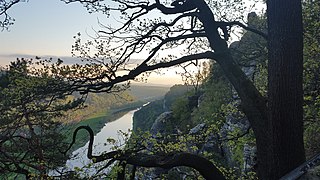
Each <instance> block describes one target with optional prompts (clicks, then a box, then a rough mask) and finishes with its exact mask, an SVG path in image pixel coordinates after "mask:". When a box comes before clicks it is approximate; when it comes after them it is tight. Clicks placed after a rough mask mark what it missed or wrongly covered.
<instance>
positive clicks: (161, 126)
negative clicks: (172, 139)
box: [150, 111, 172, 135]
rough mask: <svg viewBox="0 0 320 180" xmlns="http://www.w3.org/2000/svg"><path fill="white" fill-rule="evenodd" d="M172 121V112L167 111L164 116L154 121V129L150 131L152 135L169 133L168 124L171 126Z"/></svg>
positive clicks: (161, 115)
mask: <svg viewBox="0 0 320 180" xmlns="http://www.w3.org/2000/svg"><path fill="white" fill-rule="evenodd" d="M171 120H172V111H167V112H164V113H162V114H160V116H159V117H158V118H157V119H156V120H155V121H154V123H153V124H152V127H151V129H150V133H151V134H152V135H156V134H157V133H160V134H165V133H169V132H168V128H167V127H168V124H171Z"/></svg>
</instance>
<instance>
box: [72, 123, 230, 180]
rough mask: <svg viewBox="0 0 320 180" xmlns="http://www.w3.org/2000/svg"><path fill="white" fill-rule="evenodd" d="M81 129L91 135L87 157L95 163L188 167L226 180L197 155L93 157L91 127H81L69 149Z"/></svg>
mask: <svg viewBox="0 0 320 180" xmlns="http://www.w3.org/2000/svg"><path fill="white" fill-rule="evenodd" d="M80 129H84V130H86V131H87V132H88V133H89V136H90V138H89V139H90V140H89V145H88V153H87V157H88V158H89V159H91V160H92V161H93V162H94V163H97V162H101V161H106V160H111V159H112V160H118V161H120V162H125V163H126V164H131V165H134V166H141V167H161V168H165V169H171V168H173V167H178V166H187V167H191V168H194V169H196V170H197V171H199V173H200V174H201V175H202V176H203V177H204V178H205V179H215V180H224V179H225V178H224V176H223V175H222V173H221V172H220V171H219V169H217V168H216V166H215V165H214V164H213V163H212V162H211V161H209V160H207V159H206V158H204V157H201V156H199V155H196V154H191V153H185V152H180V153H175V154H167V155H157V154H155V155H151V154H146V153H141V152H139V151H140V150H139V149H136V150H117V151H111V152H107V153H103V154H101V155H98V156H95V155H92V147H93V141H94V134H93V131H92V129H91V128H90V127H89V126H79V127H78V128H77V129H76V130H75V132H74V134H73V141H72V143H71V145H70V146H69V148H68V149H70V147H71V146H72V145H73V143H74V142H75V139H76V135H77V132H78V131H79V130H80Z"/></svg>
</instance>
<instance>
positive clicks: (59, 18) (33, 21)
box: [0, 0, 182, 85]
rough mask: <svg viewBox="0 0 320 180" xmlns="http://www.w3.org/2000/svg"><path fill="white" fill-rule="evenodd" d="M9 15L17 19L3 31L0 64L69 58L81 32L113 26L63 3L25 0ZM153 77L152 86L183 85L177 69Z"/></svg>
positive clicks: (72, 4) (104, 19)
mask: <svg viewBox="0 0 320 180" xmlns="http://www.w3.org/2000/svg"><path fill="white" fill-rule="evenodd" d="M8 13H9V14H10V15H11V16H12V17H14V18H15V23H14V25H13V26H10V28H9V31H6V30H4V31H2V32H1V31H0V65H5V64H8V63H9V62H10V61H13V60H15V59H16V58H22V57H25V58H31V57H35V56H40V57H60V58H61V59H70V57H71V46H72V45H73V43H74V39H73V36H75V35H76V34H77V33H78V32H81V34H87V37H89V35H91V36H94V30H93V29H95V30H99V29H100V28H99V26H98V19H99V21H101V22H102V23H103V24H114V23H115V22H114V19H113V18H106V17H105V15H101V14H99V13H93V14H89V13H88V12H87V10H86V9H85V8H84V7H83V6H82V5H81V4H79V3H71V4H68V5H66V4H65V3H64V2H62V1H60V0H26V2H21V3H18V4H16V5H14V6H13V7H12V8H11V9H10V10H9V11H8ZM165 73H166V74H162V75H161V76H160V75H156V74H153V75H151V77H150V78H149V81H148V82H149V83H154V84H167V85H173V84H176V83H182V82H181V78H180V76H177V75H176V74H175V70H169V71H165Z"/></svg>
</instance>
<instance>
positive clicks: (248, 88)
mask: <svg viewBox="0 0 320 180" xmlns="http://www.w3.org/2000/svg"><path fill="white" fill-rule="evenodd" d="M279 2H280V1H278V0H272V1H269V2H268V25H269V34H268V37H269V38H270V41H269V44H268V45H269V94H268V98H269V100H268V106H269V107H268V108H269V109H267V106H266V102H265V100H264V98H263V97H262V96H261V94H260V93H259V92H258V91H257V89H256V88H255V86H254V85H253V83H252V82H251V81H250V80H248V79H247V78H246V76H245V75H244V73H243V72H242V71H241V69H240V67H239V66H238V65H237V64H236V63H235V62H234V60H233V58H232V56H231V54H230V52H229V50H228V47H227V44H226V42H225V40H223V39H222V38H221V37H220V35H219V33H218V31H217V28H218V27H217V26H216V23H215V20H214V17H213V14H212V12H211V10H210V8H209V7H208V6H207V5H206V3H205V2H204V1H198V2H197V4H196V6H197V7H198V9H200V14H201V15H200V17H199V18H200V20H201V22H202V23H203V25H204V27H205V31H206V32H210V33H208V40H209V42H210V46H211V48H212V49H213V50H214V51H215V52H217V53H223V54H224V55H223V57H222V58H219V59H216V60H217V62H218V63H219V64H220V66H221V68H222V69H223V71H224V73H225V75H226V76H227V78H228V80H229V81H230V82H231V84H232V85H233V86H234V88H235V89H236V91H237V93H238V95H239V97H240V98H241V102H242V105H243V109H244V113H245V114H246V116H247V118H248V120H249V121H250V123H251V126H252V128H253V131H254V133H255V136H256V144H257V151H258V152H257V153H258V176H259V178H260V179H267V180H273V179H278V178H279V177H281V176H282V175H284V174H286V173H287V172H289V171H290V170H292V169H294V168H295V167H296V166H298V165H299V164H300V163H302V162H303V161H304V160H305V156H304V146H303V122H302V113H303V111H302V100H303V99H302V98H303V97H302V45H303V42H302V18H301V14H302V12H301V3H300V1H299V0H284V1H281V3H279Z"/></svg>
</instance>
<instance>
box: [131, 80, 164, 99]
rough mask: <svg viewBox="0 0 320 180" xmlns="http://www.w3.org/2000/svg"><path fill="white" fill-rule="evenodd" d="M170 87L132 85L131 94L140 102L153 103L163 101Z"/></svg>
mask: <svg viewBox="0 0 320 180" xmlns="http://www.w3.org/2000/svg"><path fill="white" fill-rule="evenodd" d="M169 89H170V87H167V86H160V85H157V86H153V85H152V86H150V85H147V84H146V85H140V84H139V85H137V84H131V87H130V89H129V94H131V95H132V96H134V97H135V98H136V100H138V101H153V100H157V99H161V98H162V97H163V96H164V95H165V94H166V93H167V92H168V91H169Z"/></svg>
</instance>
